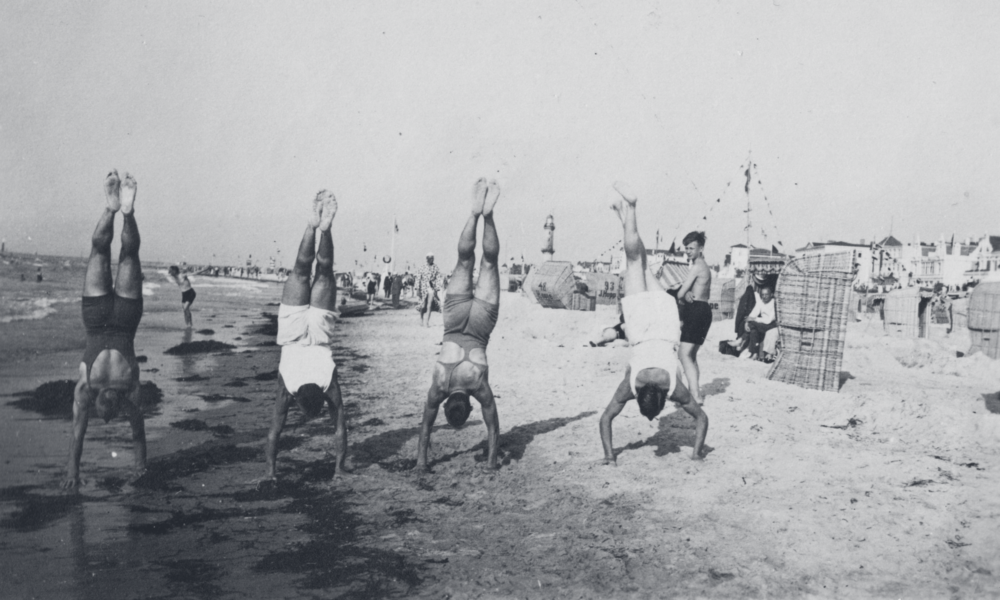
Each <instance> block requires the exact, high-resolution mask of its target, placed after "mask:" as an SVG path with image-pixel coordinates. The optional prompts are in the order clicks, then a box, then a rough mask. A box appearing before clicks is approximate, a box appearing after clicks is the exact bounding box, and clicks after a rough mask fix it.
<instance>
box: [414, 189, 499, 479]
mask: <svg viewBox="0 0 1000 600" xmlns="http://www.w3.org/2000/svg"><path fill="white" fill-rule="evenodd" d="M499 198H500V186H498V185H497V183H496V181H491V182H489V183H487V182H486V179H484V178H481V179H479V181H477V182H476V185H475V186H474V187H473V192H472V213H471V214H470V215H469V218H468V219H467V220H466V222H465V228H464V229H462V234H461V237H459V239H458V263H457V264H456V265H455V270H454V271H452V276H451V280H450V281H449V282H448V288H447V291H446V295H445V299H444V307H443V310H442V312H441V315H442V319H443V321H444V339H443V340H442V343H441V353H440V354H439V355H438V361H437V363H436V364H435V365H434V371H433V373H432V376H431V388H430V390H429V391H428V392H427V404H426V405H425V406H424V418H423V423H422V424H421V427H420V442H419V444H418V446H417V469H419V470H424V471H426V470H427V468H428V466H427V451H428V448H429V447H430V443H431V428H432V427H434V420H435V419H437V414H438V408H440V407H441V404H442V403H443V404H444V415H445V418H446V419H447V420H448V423H449V424H450V425H451V426H452V427H461V426H462V425H464V424H465V421H466V420H467V419H468V418H469V413H471V412H472V403H471V402H469V397H470V396H472V397H473V398H475V399H476V400H478V401H479V406H480V407H481V408H482V411H483V421H484V422H485V423H486V431H487V459H486V461H487V465H488V466H489V468H491V469H496V468H497V451H498V446H499V443H500V419H499V416H498V415H497V407H496V403H495V402H494V398H493V390H492V388H490V382H489V364H488V363H487V360H486V346H487V345H488V344H489V342H490V334H491V333H493V328H494V327H495V326H496V324H497V318H498V316H499V314H500V313H499V311H500V269H499V268H498V267H497V259H498V258H499V257H500V238H499V237H498V236H497V228H496V225H495V224H494V223H493V207H494V206H495V205H496V202H497V199H499ZM480 217H482V218H483V258H482V260H481V261H480V263H479V280H478V281H477V282H476V283H475V286H473V283H472V271H473V267H474V263H475V260H476V226H477V225H478V224H479V218H480Z"/></svg>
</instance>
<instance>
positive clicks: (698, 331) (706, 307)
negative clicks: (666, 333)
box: [677, 231, 712, 404]
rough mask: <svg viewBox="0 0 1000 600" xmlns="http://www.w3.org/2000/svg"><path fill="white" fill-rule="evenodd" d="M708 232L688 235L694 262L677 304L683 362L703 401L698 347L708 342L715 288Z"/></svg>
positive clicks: (686, 244)
mask: <svg viewBox="0 0 1000 600" xmlns="http://www.w3.org/2000/svg"><path fill="white" fill-rule="evenodd" d="M704 249H705V234H704V233H703V232H701V231H692V232H691V233H689V234H687V235H686V236H684V252H685V253H686V254H687V256H688V259H689V260H690V261H691V268H690V269H689V270H688V275H687V279H685V280H684V283H683V284H681V287H680V289H679V290H677V307H678V310H679V311H680V318H681V349H680V357H681V365H683V367H684V376H685V377H686V378H687V382H688V387H689V388H690V391H691V395H692V396H694V399H695V400H697V401H698V403H699V404H701V402H702V397H701V386H700V384H699V378H700V377H701V374H700V372H699V370H698V350H699V349H701V347H702V345H703V344H704V343H705V338H706V337H707V336H708V329H709V327H711V326H712V306H711V305H710V304H709V303H708V298H709V293H710V292H711V289H712V271H711V269H709V268H708V263H707V262H705V256H704V254H703V251H704Z"/></svg>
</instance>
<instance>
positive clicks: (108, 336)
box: [83, 294, 142, 378]
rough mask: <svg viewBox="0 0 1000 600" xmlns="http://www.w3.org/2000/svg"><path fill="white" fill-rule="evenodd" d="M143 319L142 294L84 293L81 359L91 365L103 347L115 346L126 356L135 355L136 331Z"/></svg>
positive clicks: (129, 357)
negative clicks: (139, 295)
mask: <svg viewBox="0 0 1000 600" xmlns="http://www.w3.org/2000/svg"><path fill="white" fill-rule="evenodd" d="M141 319H142V298H135V299H132V298H122V297H121V296H118V295H116V294H105V295H103V296H84V297H83V327H84V329H85V330H86V331H87V349H86V350H84V352H83V363H84V364H85V365H86V366H87V377H88V378H89V377H90V367H91V366H93V364H94V360H96V359H97V355H98V354H100V353H101V352H103V351H104V350H117V351H119V352H121V353H122V355H123V356H125V357H126V358H128V359H134V358H135V347H134V345H133V340H134V339H135V331H136V329H138V328H139V321H140V320H141Z"/></svg>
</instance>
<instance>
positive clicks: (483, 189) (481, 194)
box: [472, 177, 489, 217]
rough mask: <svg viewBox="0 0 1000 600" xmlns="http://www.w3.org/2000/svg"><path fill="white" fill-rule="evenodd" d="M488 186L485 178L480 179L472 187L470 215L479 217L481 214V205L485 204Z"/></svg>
mask: <svg viewBox="0 0 1000 600" xmlns="http://www.w3.org/2000/svg"><path fill="white" fill-rule="evenodd" d="M488 188H489V184H488V183H486V178H485V177H480V178H479V179H477V180H476V183H475V184H473V186H472V214H474V215H475V216H477V217H478V216H479V215H481V214H483V204H484V203H485V202H486V194H487V193H488Z"/></svg>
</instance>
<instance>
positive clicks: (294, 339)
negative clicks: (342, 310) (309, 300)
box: [277, 304, 337, 394]
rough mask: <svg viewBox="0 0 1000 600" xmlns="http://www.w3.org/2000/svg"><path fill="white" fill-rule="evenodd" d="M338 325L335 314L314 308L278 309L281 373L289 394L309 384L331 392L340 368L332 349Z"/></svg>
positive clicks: (290, 307) (285, 305) (304, 306)
mask: <svg viewBox="0 0 1000 600" xmlns="http://www.w3.org/2000/svg"><path fill="white" fill-rule="evenodd" d="M335 322H336V317H335V316H334V313H333V311H329V310H323V309H322V308H317V307H315V306H309V305H303V306H288V305H287V304H282V305H280V306H279V307H278V337H277V342H278V345H279V346H281V361H280V362H279V363H278V372H279V373H281V378H282V379H283V380H284V382H285V388H286V389H288V391H289V392H291V393H293V394H294V393H295V392H297V391H298V390H299V388H300V387H302V386H303V385H305V384H307V383H315V384H316V385H318V386H319V387H320V389H322V390H323V391H324V392H325V391H327V389H329V387H330V381H331V380H332V379H333V370H334V368H336V366H337V364H336V363H335V362H334V361H333V350H332V349H331V347H330V346H331V341H330V336H331V334H333V326H334V323H335Z"/></svg>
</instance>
